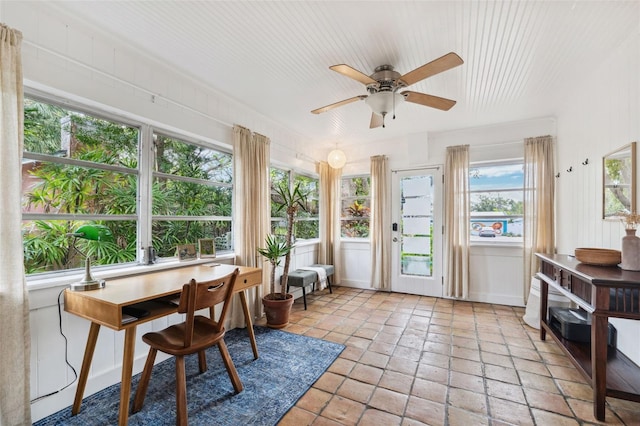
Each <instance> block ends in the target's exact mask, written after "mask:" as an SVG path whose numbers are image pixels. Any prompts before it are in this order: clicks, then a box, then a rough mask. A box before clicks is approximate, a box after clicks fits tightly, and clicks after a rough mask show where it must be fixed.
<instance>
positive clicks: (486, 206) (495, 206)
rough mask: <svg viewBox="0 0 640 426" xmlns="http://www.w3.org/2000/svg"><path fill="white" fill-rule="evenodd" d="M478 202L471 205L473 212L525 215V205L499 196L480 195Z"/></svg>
mask: <svg viewBox="0 0 640 426" xmlns="http://www.w3.org/2000/svg"><path fill="white" fill-rule="evenodd" d="M477 198H478V201H476V202H472V203H471V211H472V212H500V213H504V214H505V215H508V216H511V215H522V214H524V204H523V202H522V201H516V200H513V199H510V198H504V197H502V196H500V194H497V195H478V197H477Z"/></svg>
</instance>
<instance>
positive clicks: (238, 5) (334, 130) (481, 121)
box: [55, 0, 640, 147]
mask: <svg viewBox="0 0 640 426" xmlns="http://www.w3.org/2000/svg"><path fill="white" fill-rule="evenodd" d="M55 5H56V7H58V8H59V9H61V10H64V11H66V12H68V13H70V14H72V15H74V16H76V17H78V18H81V19H83V20H84V21H85V22H88V23H90V24H91V25H93V26H95V27H98V28H100V29H102V30H104V31H106V32H107V33H110V34H112V35H113V36H114V37H116V38H118V39H121V40H125V41H126V42H127V43H128V44H130V45H131V46H132V47H134V48H136V49H139V50H141V51H143V52H146V54H148V55H151V56H153V57H155V58H157V59H159V60H160V61H163V62H165V63H168V64H171V66H172V67H175V68H176V69H179V70H181V71H182V72H184V73H186V74H188V75H190V76H192V77H193V78H196V79H198V80H201V81H202V82H204V83H206V84H207V85H209V86H211V87H212V88H214V89H216V90H218V91H220V92H223V93H225V94H227V95H228V96H231V97H232V98H235V99H237V100H239V101H240V102H242V103H244V104H245V105H247V106H249V107H250V108H252V109H253V110H255V111H257V112H259V113H261V114H263V115H265V116H267V117H270V118H271V119H273V120H274V121H276V122H278V123H281V124H282V125H284V126H286V127H287V128H289V129H291V130H292V131H294V132H296V133H298V134H300V135H304V136H306V137H308V138H310V139H311V140H313V141H315V142H316V143H318V144H326V146H328V147H329V146H334V145H335V144H336V143H340V144H341V145H348V144H355V143H358V144H360V143H365V142H367V141H372V140H381V139H388V138H396V137H402V136H403V135H410V134H415V133H421V132H428V131H442V130H449V129H460V128H468V127H472V126H479V125H486V124H494V123H500V122H507V121H515V120H522V119H528V118H534V117H540V116H547V115H553V114H554V112H555V111H554V106H555V105H557V103H558V102H559V101H560V100H562V99H563V98H564V97H565V96H566V93H567V91H568V90H569V89H570V87H571V85H572V84H575V83H576V82H578V81H579V80H580V79H581V77H582V76H584V75H585V74H586V73H588V72H589V71H590V70H591V69H593V68H594V67H598V66H601V65H602V64H604V63H605V62H606V60H607V57H608V55H609V53H610V52H611V51H612V50H613V49H616V47H618V46H619V45H620V44H621V43H622V42H623V41H624V40H626V39H628V37H629V36H630V35H631V34H633V33H634V32H637V31H638V28H639V23H640V2H639V1H637V0H634V1H584V0H583V1H551V0H549V1H200V2H191V1H59V2H55ZM450 51H453V52H456V53H457V54H458V55H460V56H461V57H462V59H463V60H464V61H465V63H464V64H463V65H462V66H460V67H457V68H454V69H451V70H449V71H446V72H444V73H442V74H438V75H436V76H433V77H430V78H428V79H426V80H424V81H421V82H419V83H416V84H414V85H412V86H410V88H409V89H410V90H413V91H418V92H425V93H429V94H433V95H437V96H441V97H445V98H450V99H454V100H457V102H458V103H457V105H456V106H454V107H453V108H452V109H451V110H449V111H448V112H443V111H440V110H435V109H432V108H428V107H424V106H420V105H416V104H411V103H404V104H402V105H400V106H399V107H398V109H397V110H396V114H397V118H396V120H393V121H392V120H389V119H387V126H386V128H384V129H383V128H377V129H369V119H370V114H371V110H370V109H369V107H368V106H367V105H366V104H365V102H355V103H352V104H349V105H345V106H342V107H340V108H338V109H335V110H332V111H329V112H326V113H324V114H320V115H313V114H311V113H310V111H311V110H312V109H315V108H318V107H321V106H324V105H327V104H330V103H333V102H337V101H340V100H343V99H346V98H350V97H353V96H357V95H364V94H366V90H365V87H364V86H363V85H362V84H360V83H358V82H356V81H354V80H352V79H349V78H347V77H345V76H343V75H340V74H338V73H336V72H333V71H331V70H329V66H330V65H334V64H341V63H344V64H348V65H350V66H352V67H354V68H356V69H358V70H360V71H362V72H363V73H365V74H367V75H370V74H371V73H373V70H374V68H375V67H376V66H378V65H383V64H391V65H393V66H394V67H395V69H396V70H397V71H398V72H400V74H405V73H407V72H408V71H410V70H413V69H414V68H417V67H419V66H420V65H422V64H424V63H427V62H429V61H431V60H433V59H435V58H437V57H439V56H442V55H443V54H445V53H447V52H450Z"/></svg>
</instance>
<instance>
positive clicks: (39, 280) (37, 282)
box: [27, 253, 235, 290]
mask: <svg viewBox="0 0 640 426" xmlns="http://www.w3.org/2000/svg"><path fill="white" fill-rule="evenodd" d="M234 261H235V254H234V253H225V254H222V255H220V256H216V257H215V258H204V259H194V260H189V261H184V262H180V261H178V260H176V259H167V260H164V261H162V260H160V261H159V262H158V263H154V264H152V265H140V264H135V263H130V264H127V265H122V266H111V267H110V266H104V267H93V268H91V276H92V277H93V278H95V279H97V280H108V279H112V278H118V277H124V276H130V275H141V274H147V273H149V272H156V271H162V270H166V269H174V268H181V267H185V266H191V265H199V264H203V263H214V262H222V263H233V262H234ZM83 278H84V269H73V270H70V271H67V272H64V271H60V272H56V273H51V274H42V275H38V276H33V277H27V289H28V290H41V289H45V288H51V287H61V286H65V285H69V284H72V283H75V282H78V281H80V280H81V279H83Z"/></svg>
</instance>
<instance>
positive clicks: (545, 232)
mask: <svg viewBox="0 0 640 426" xmlns="http://www.w3.org/2000/svg"><path fill="white" fill-rule="evenodd" d="M553 170H554V156H553V139H552V138H551V136H538V137H535V138H527V139H525V141H524V300H525V302H526V301H527V298H528V296H529V288H530V286H531V277H532V276H533V275H535V273H536V272H537V271H538V268H539V266H540V265H539V262H538V258H537V257H536V256H535V253H536V252H539V253H553V252H554V251H555V215H554V212H555V205H554V197H555V195H554V194H555V178H554V174H553Z"/></svg>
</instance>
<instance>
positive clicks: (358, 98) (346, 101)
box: [311, 95, 367, 114]
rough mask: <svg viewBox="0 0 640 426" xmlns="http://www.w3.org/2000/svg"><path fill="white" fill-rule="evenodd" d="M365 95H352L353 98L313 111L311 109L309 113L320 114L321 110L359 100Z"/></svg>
mask: <svg viewBox="0 0 640 426" xmlns="http://www.w3.org/2000/svg"><path fill="white" fill-rule="evenodd" d="M366 97H367V95H360V96H354V97H353V98H349V99H345V100H343V101H340V102H336V103H333V104H331V105H327V106H323V107H322V108H318V109H314V110H313V111H311V113H312V114H320V113H322V112H327V111H329V110H330V109H333V108H338V107H339V106H342V105H346V104H350V103H351V102H355V101H361V100H363V99H366Z"/></svg>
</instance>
